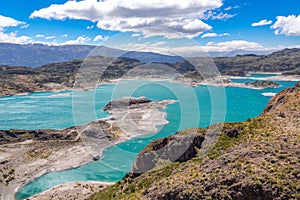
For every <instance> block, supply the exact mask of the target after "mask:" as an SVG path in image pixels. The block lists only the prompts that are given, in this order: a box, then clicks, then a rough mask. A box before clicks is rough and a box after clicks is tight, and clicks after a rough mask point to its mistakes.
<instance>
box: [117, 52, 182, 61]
mask: <svg viewBox="0 0 300 200" xmlns="http://www.w3.org/2000/svg"><path fill="white" fill-rule="evenodd" d="M121 57H126V58H131V59H137V60H139V61H141V62H147V63H149V62H166V63H176V62H180V61H183V60H184V58H182V57H180V56H168V55H162V54H158V53H152V52H136V51H130V52H128V53H125V54H124V55H122V56H121Z"/></svg>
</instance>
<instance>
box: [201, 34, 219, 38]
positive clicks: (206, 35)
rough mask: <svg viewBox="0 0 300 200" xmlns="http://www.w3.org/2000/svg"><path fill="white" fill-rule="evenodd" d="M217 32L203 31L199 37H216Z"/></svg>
mask: <svg viewBox="0 0 300 200" xmlns="http://www.w3.org/2000/svg"><path fill="white" fill-rule="evenodd" d="M217 36H218V34H216V33H205V34H204V35H202V36H201V38H208V37H217Z"/></svg>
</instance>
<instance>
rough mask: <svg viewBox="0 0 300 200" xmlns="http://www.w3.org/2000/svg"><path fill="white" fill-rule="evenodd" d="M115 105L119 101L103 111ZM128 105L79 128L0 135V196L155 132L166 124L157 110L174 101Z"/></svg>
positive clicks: (138, 100) (141, 101) (138, 101)
mask: <svg viewBox="0 0 300 200" xmlns="http://www.w3.org/2000/svg"><path fill="white" fill-rule="evenodd" d="M121 101H122V102H123V101H127V100H125V99H123V100H121ZM115 102H119V101H113V102H110V103H109V104H108V105H107V106H106V107H109V105H114V104H115ZM130 102H132V103H131V104H130V105H129V104H122V105H119V104H118V105H119V106H117V107H114V106H112V107H110V108H109V109H108V110H109V112H110V114H111V116H110V117H108V118H105V119H101V120H97V121H94V122H91V123H88V124H85V125H83V126H74V127H70V128H67V129H63V130H2V131H0V138H1V140H0V142H1V144H2V145H0V171H1V174H2V177H1V176H0V194H3V195H9V197H10V198H12V199H13V198H14V193H15V189H16V188H18V187H20V185H23V184H24V183H27V182H29V181H31V180H33V179H34V178H36V177H39V176H41V175H43V174H45V173H46V172H50V171H60V170H65V169H69V168H73V167H78V166H79V165H82V164H84V163H86V162H91V161H92V160H97V159H99V158H100V157H101V154H102V151H103V150H104V149H105V148H107V147H109V146H112V145H114V144H116V143H119V142H121V141H124V140H126V139H129V138H131V137H135V136H138V135H141V134H148V133H152V132H155V131H156V126H157V125H163V124H166V123H168V121H167V120H165V113H164V112H162V111H160V110H161V109H163V108H165V106H166V105H168V104H170V103H173V102H174V101H162V102H155V101H150V100H148V99H146V98H144V97H141V98H136V99H135V98H130ZM152 117H154V119H152Z"/></svg>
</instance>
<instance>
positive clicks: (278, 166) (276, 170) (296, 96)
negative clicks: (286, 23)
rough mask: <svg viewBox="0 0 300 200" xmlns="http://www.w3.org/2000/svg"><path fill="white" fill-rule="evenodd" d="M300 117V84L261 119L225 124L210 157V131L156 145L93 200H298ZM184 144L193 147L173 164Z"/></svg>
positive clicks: (180, 135) (274, 102) (276, 99)
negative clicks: (206, 148) (205, 151)
mask: <svg viewBox="0 0 300 200" xmlns="http://www.w3.org/2000/svg"><path fill="white" fill-rule="evenodd" d="M299 113H300V83H298V84H297V85H296V86H294V87H292V88H289V89H286V90H284V91H282V92H281V93H279V94H278V95H276V96H275V97H274V98H272V99H271V101H270V102H269V104H268V105H267V107H266V109H265V110H264V112H263V113H262V115H261V116H259V117H257V118H254V119H249V120H248V121H246V122H242V123H225V124H224V125H223V128H222V129H221V132H220V137H219V138H218V140H217V141H216V143H215V145H214V147H213V148H212V149H211V151H209V152H208V154H203V147H204V142H202V141H203V139H202V138H203V137H207V135H206V134H207V133H206V132H207V129H188V130H186V131H183V132H179V133H177V134H176V135H174V136H170V137H168V138H165V139H159V140H156V141H153V142H152V143H151V144H150V145H148V146H147V147H146V148H145V149H144V150H143V151H142V152H141V153H140V154H139V155H138V158H137V161H136V163H135V164H134V165H133V168H132V173H131V174H129V175H127V176H126V177H124V179H123V180H122V181H120V182H119V183H117V184H115V185H112V186H110V187H108V188H106V189H104V190H103V191H101V192H99V193H96V194H94V195H92V196H91V198H90V199H104V198H105V199H149V200H150V199H151V200H152V199H157V200H158V199H168V200H169V199H170V200H171V199H236V200H238V199H299V198H300V181H299V180H300V171H299V169H300V157H299V155H300V138H299V136H300V125H299V124H300V115H299ZM210 130H212V129H210ZM210 134H211V133H210ZM190 138H194V139H196V141H197V142H195V140H194V139H190ZM197 138H199V139H197ZM181 141H189V142H188V144H189V145H183V146H187V148H185V149H186V150H185V151H182V152H183V153H182V154H181V155H177V156H176V157H175V159H174V158H172V156H173V155H176V154H174V149H176V150H177V149H180V148H181V147H182V146H180V145H179V143H180V142H181ZM183 144H187V143H185V142H183ZM195 151H196V152H197V153H196V154H195ZM173 161H175V162H173ZM143 170H149V171H147V172H144V173H143V172H142V171H143ZM136 172H137V173H136Z"/></svg>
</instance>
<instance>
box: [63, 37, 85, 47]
mask: <svg viewBox="0 0 300 200" xmlns="http://www.w3.org/2000/svg"><path fill="white" fill-rule="evenodd" d="M90 40H91V38H89V37H85V36H79V37H78V38H77V39H76V40H68V41H66V42H64V43H62V45H73V44H85V43H86V42H88V41H90Z"/></svg>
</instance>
